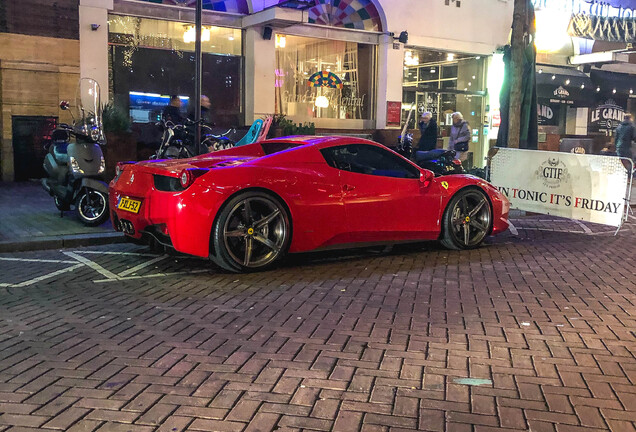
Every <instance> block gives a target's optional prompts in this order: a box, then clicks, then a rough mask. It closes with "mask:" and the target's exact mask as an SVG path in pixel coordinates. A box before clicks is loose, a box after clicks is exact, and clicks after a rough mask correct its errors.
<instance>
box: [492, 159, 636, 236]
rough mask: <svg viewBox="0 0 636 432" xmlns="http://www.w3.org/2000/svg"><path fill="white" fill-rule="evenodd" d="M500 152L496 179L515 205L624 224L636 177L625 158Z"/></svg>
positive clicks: (494, 161) (495, 166) (495, 164)
mask: <svg viewBox="0 0 636 432" xmlns="http://www.w3.org/2000/svg"><path fill="white" fill-rule="evenodd" d="M495 150H496V154H495V155H494V156H493V157H492V158H491V162H490V181H491V183H492V184H493V185H495V186H496V187H497V188H498V189H499V190H500V191H501V192H502V193H503V194H504V195H506V197H508V199H509V200H510V204H511V206H512V208H515V209H519V210H525V211H529V212H535V213H544V214H550V215H555V216H561V217H566V218H570V219H579V220H584V221H589V222H594V223H600V224H605V225H612V226H615V227H620V226H621V225H622V224H623V221H624V217H625V215H626V205H625V204H626V198H628V196H629V195H628V186H630V187H631V178H630V177H631V176H628V175H627V169H625V166H624V165H623V162H622V160H621V158H619V157H615V156H597V155H587V154H574V153H558V152H547V151H538V150H520V149H511V148H497V149H493V150H492V151H493V152H494V151H495ZM624 160H627V159H624Z"/></svg>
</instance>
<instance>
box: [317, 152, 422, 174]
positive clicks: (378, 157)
mask: <svg viewBox="0 0 636 432" xmlns="http://www.w3.org/2000/svg"><path fill="white" fill-rule="evenodd" d="M321 153H322V155H323V157H324V158H325V161H326V162H327V164H329V166H331V167H333V168H337V169H340V170H343V171H350V172H354V173H358V174H368V175H375V176H381V177H395V178H409V179H416V178H419V176H420V172H419V171H418V169H417V168H415V167H414V166H412V165H411V164H409V163H408V162H406V161H404V160H402V159H401V158H400V157H399V156H397V155H395V154H393V153H391V152H390V151H388V150H384V149H383V148H380V147H377V146H374V145H369V144H349V145H344V146H338V147H328V148H325V149H322V150H321Z"/></svg>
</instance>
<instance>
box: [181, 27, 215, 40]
mask: <svg viewBox="0 0 636 432" xmlns="http://www.w3.org/2000/svg"><path fill="white" fill-rule="evenodd" d="M196 39H197V29H196V28H195V27H194V26H187V27H186V29H185V31H184V32H183V41H184V42H185V43H193V42H194V41H196ZM209 41H210V29H209V28H207V27H201V42H209Z"/></svg>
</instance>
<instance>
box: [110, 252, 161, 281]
mask: <svg viewBox="0 0 636 432" xmlns="http://www.w3.org/2000/svg"><path fill="white" fill-rule="evenodd" d="M166 258H169V255H162V256H158V257H156V258H155V259H151V260H150V261H147V262H145V263H141V264H139V265H136V266H135V267H132V268H129V269H128V270H124V271H123V272H121V273H119V277H120V278H123V277H126V276H128V275H129V274H133V273H135V272H136V271H139V270H141V269H143V268H146V267H148V266H150V265H153V264H154V263H156V262H159V261H163V260H165V259H166Z"/></svg>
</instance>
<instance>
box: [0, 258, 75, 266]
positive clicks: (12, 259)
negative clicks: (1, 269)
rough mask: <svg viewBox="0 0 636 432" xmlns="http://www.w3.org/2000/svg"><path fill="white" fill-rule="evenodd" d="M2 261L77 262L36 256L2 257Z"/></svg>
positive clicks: (0, 259)
mask: <svg viewBox="0 0 636 432" xmlns="http://www.w3.org/2000/svg"><path fill="white" fill-rule="evenodd" d="M0 261H22V262H38V263H59V264H75V263H77V261H68V260H49V259H35V258H8V257H7V258H5V257H0Z"/></svg>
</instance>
